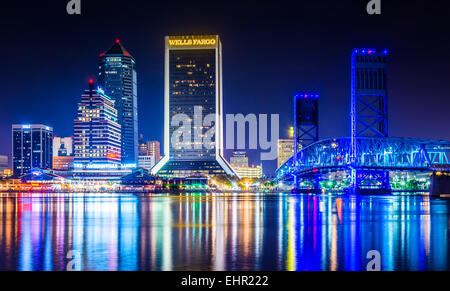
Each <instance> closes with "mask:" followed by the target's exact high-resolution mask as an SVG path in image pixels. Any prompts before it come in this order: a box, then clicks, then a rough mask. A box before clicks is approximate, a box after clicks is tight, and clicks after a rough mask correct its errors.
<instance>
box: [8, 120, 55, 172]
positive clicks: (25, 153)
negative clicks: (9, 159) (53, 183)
mask: <svg viewBox="0 0 450 291" xmlns="http://www.w3.org/2000/svg"><path fill="white" fill-rule="evenodd" d="M12 147H13V148H12V152H13V173H14V176H16V177H18V176H21V175H24V174H27V173H28V172H29V171H30V170H31V169H33V168H40V169H51V168H52V155H53V128H51V127H49V126H46V125H42V124H31V125H25V124H13V126H12Z"/></svg>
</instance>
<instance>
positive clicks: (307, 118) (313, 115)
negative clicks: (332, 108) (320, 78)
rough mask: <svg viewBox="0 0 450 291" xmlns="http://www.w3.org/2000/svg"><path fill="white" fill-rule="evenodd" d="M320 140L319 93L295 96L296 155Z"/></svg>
mask: <svg viewBox="0 0 450 291" xmlns="http://www.w3.org/2000/svg"><path fill="white" fill-rule="evenodd" d="M318 140H319V94H317V93H300V94H296V95H295V96H294V157H297V153H298V152H299V151H300V150H301V149H302V148H304V147H306V146H308V145H310V144H312V143H314V142H316V141H318Z"/></svg>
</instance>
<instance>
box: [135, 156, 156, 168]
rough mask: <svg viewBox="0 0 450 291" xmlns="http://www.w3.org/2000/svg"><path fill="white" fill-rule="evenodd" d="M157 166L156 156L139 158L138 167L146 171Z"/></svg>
mask: <svg viewBox="0 0 450 291" xmlns="http://www.w3.org/2000/svg"><path fill="white" fill-rule="evenodd" d="M154 165H155V157H154V156H150V155H149V156H139V162H138V167H139V168H144V169H146V170H151V168H153V166H154Z"/></svg>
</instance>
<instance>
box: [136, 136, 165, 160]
mask: <svg viewBox="0 0 450 291" xmlns="http://www.w3.org/2000/svg"><path fill="white" fill-rule="evenodd" d="M139 156H153V157H154V160H155V162H158V161H159V160H160V158H161V149H160V144H159V141H146V142H141V143H140V144H139Z"/></svg>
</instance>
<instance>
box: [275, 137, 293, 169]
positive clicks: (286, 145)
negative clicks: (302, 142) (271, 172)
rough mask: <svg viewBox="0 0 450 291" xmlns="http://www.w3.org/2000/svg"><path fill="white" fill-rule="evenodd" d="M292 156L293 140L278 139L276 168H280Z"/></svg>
mask: <svg viewBox="0 0 450 291" xmlns="http://www.w3.org/2000/svg"><path fill="white" fill-rule="evenodd" d="M293 155H294V140H293V139H278V159H277V168H279V167H281V166H282V165H283V164H284V163H285V162H286V161H287V160H289V159H290V158H291V157H292V156H293Z"/></svg>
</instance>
